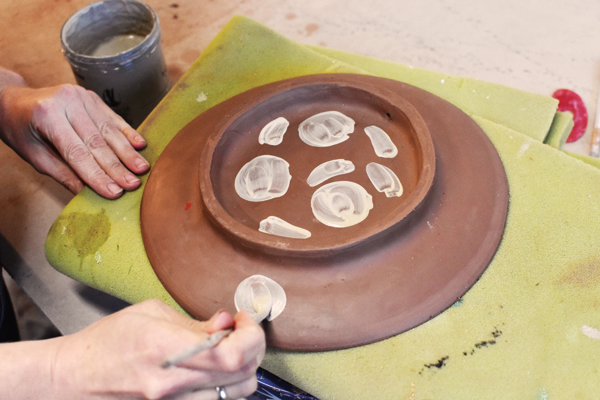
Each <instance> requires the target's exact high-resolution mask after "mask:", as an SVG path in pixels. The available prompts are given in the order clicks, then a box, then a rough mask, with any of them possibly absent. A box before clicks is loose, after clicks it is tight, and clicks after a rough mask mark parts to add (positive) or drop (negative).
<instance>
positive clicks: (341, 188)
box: [310, 181, 373, 228]
mask: <svg viewBox="0 0 600 400" xmlns="http://www.w3.org/2000/svg"><path fill="white" fill-rule="evenodd" d="M310 205H311V208H312V211H313V214H314V215H315V217H316V218H317V219H318V220H319V221H321V222H322V223H323V224H325V225H327V226H332V227H335V228H344V227H348V226H352V225H356V224H358V223H359V222H362V221H363V220H364V219H365V218H367V216H368V215H369V211H370V210H371V209H372V208H373V198H372V197H371V195H370V194H369V193H367V191H366V190H365V189H364V188H363V187H362V186H360V185H359V184H358V183H355V182H349V181H340V182H332V183H328V184H327V185H325V186H322V187H320V188H319V189H317V190H316V191H315V193H314V194H313V196H312V198H311V201H310Z"/></svg>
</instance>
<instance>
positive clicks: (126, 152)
mask: <svg viewBox="0 0 600 400" xmlns="http://www.w3.org/2000/svg"><path fill="white" fill-rule="evenodd" d="M82 99H83V103H84V106H85V109H86V111H87V113H88V115H89V116H90V119H91V120H92V121H93V123H94V124H95V125H96V127H97V129H98V130H99V132H100V133H101V134H102V136H103V137H104V139H105V140H106V142H107V143H108V145H109V146H110V148H111V149H112V150H113V151H114V152H115V154H116V155H117V156H118V157H119V159H120V160H121V161H122V162H123V164H125V166H126V167H127V168H129V169H130V170H131V171H133V172H135V173H137V174H143V173H145V172H147V171H148V169H149V167H150V164H149V163H148V161H146V160H145V159H144V157H142V156H141V155H140V154H139V153H138V152H137V151H136V150H135V149H142V148H144V147H145V146H146V141H145V140H144V139H143V138H142V137H141V136H140V134H139V133H137V132H136V131H135V130H134V129H133V128H132V127H131V126H129V124H127V122H125V121H124V120H123V118H121V117H120V116H118V115H117V114H115V113H114V112H113V111H112V110H111V109H110V108H109V107H108V106H107V105H106V104H105V103H104V102H103V101H102V99H100V98H99V97H98V95H96V94H95V93H94V92H90V91H88V92H84V93H82Z"/></svg>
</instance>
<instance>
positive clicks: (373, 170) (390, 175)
mask: <svg viewBox="0 0 600 400" xmlns="http://www.w3.org/2000/svg"><path fill="white" fill-rule="evenodd" d="M367 175H368V176H369V179H370V180H371V183H372V184H373V186H375V189H377V191H379V192H383V193H385V195H386V196H387V197H400V196H402V193H403V191H404V188H403V187H402V183H401V182H400V179H398V177H397V176H396V174H395V173H394V171H392V170H391V169H389V168H388V167H386V166H385V165H381V164H377V163H374V162H372V163H369V164H367Z"/></svg>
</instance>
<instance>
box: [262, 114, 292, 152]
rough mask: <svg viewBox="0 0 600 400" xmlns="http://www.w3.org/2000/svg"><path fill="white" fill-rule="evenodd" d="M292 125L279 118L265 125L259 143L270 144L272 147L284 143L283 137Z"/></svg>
mask: <svg viewBox="0 0 600 400" xmlns="http://www.w3.org/2000/svg"><path fill="white" fill-rule="evenodd" d="M288 126H290V123H289V121H288V120H287V119H285V118H283V117H279V118H276V119H274V120H273V121H271V122H269V123H268V124H267V125H265V127H264V128H262V130H261V131H260V134H259V135H258V143H260V144H265V143H266V144H270V145H271V146H277V145H279V144H281V142H282V141H283V135H284V134H285V132H286V131H287V128H288Z"/></svg>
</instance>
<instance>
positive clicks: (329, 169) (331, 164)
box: [306, 158, 354, 187]
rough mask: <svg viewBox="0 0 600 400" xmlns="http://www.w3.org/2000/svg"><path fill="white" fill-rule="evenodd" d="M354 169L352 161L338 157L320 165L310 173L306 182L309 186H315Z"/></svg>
mask: <svg viewBox="0 0 600 400" xmlns="http://www.w3.org/2000/svg"><path fill="white" fill-rule="evenodd" d="M352 171H354V164H353V163H352V161H348V160H344V159H341V158H339V159H337V160H331V161H327V162H324V163H323V164H321V165H319V166H318V167H316V168H315V169H313V171H312V172H311V173H310V175H309V176H308V178H307V179H306V183H308V186H310V187H314V186H317V185H319V184H321V183H323V182H325V181H326V180H327V179H329V178H333V177H334V176H338V175H343V174H348V173H350V172H352Z"/></svg>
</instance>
